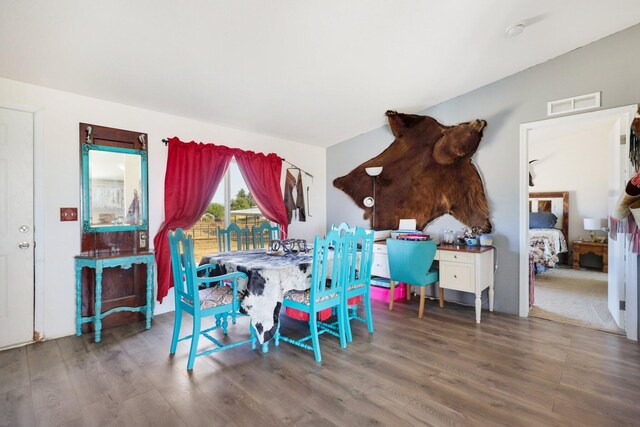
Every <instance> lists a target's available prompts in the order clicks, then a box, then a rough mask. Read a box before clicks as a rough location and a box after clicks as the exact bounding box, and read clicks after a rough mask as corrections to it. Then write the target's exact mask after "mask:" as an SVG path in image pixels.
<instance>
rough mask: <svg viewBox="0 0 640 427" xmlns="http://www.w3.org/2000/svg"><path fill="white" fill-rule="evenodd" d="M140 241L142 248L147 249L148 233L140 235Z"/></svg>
mask: <svg viewBox="0 0 640 427" xmlns="http://www.w3.org/2000/svg"><path fill="white" fill-rule="evenodd" d="M139 239H140V248H146V247H147V233H145V232H142V233H140V234H139Z"/></svg>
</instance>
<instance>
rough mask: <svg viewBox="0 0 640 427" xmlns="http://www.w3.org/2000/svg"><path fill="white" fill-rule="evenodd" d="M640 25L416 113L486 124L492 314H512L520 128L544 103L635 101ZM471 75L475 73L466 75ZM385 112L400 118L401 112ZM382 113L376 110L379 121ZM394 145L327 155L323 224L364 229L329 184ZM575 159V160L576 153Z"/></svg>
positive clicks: (384, 141) (333, 150)
mask: <svg viewBox="0 0 640 427" xmlns="http://www.w3.org/2000/svg"><path fill="white" fill-rule="evenodd" d="M639 45H640V25H636V26H634V27H631V28H629V29H627V30H625V31H622V32H620V33H617V34H614V35H611V36H609V37H606V38H604V39H602V40H599V41H597V42H594V43H592V44H590V45H587V46H585V47H583V48H580V49H576V50H574V51H571V52H569V53H567V54H565V55H562V56H559V57H557V58H555V59H553V60H550V61H548V62H545V63H543V64H540V65H537V66H535V67H532V68H529V69H527V70H525V71H522V72H520V73H517V74H514V75H512V76H509V77H507V78H504V79H502V80H499V81H497V82H495V83H492V84H490V85H487V86H484V87H482V88H480V89H477V90H475V91H473V92H470V93H467V94H465V95H462V96H459V97H457V98H454V99H451V100H449V101H446V102H443V103H442V104H439V105H437V106H434V107H431V108H428V109H426V110H423V111H421V112H419V114H425V115H429V116H433V117H435V118H436V119H437V120H438V121H440V122H441V123H443V124H447V125H450V124H456V123H459V122H465V121H469V120H473V119H478V118H480V119H485V120H486V121H487V123H488V126H487V128H486V129H485V132H484V138H483V140H482V142H481V143H480V147H479V149H478V152H477V154H476V157H475V159H474V160H475V163H476V165H478V168H479V169H480V173H481V174H482V176H483V179H484V182H485V185H486V190H487V197H488V201H489V206H490V209H491V220H492V223H493V225H494V244H495V245H496V246H497V247H498V271H497V275H496V283H495V290H496V293H495V309H496V310H497V311H502V312H506V313H512V314H517V313H518V247H519V246H518V245H519V236H518V218H519V216H518V215H519V214H518V209H519V207H518V197H519V196H518V181H519V148H518V146H519V139H520V135H519V132H520V124H521V123H527V122H532V121H536V120H543V119H546V118H547V117H546V106H547V102H548V101H552V100H557V99H562V98H568V97H571V96H576V95H582V94H586V93H592V92H598V91H601V92H602V108H612V107H619V106H624V105H629V104H635V103H638V102H640V55H636V54H634V52H637V49H638V46H639ZM469 72H470V73H472V72H473V70H469ZM389 109H398V110H400V111H401V112H407V113H413V112H412V111H402V109H401V106H394V105H389ZM383 114H384V111H380V115H381V117H383ZM392 141H393V136H392V134H391V132H390V131H389V129H388V127H387V126H384V127H381V128H379V129H375V130H372V131H371V132H368V133H365V134H362V135H360V136H357V137H355V138H352V139H349V140H346V141H343V142H341V143H339V144H337V145H334V146H332V147H330V148H329V149H328V150H327V224H332V223H333V224H338V223H340V222H342V221H347V222H349V224H352V225H353V224H355V225H363V226H367V225H368V224H367V223H365V221H364V220H363V219H362V211H361V210H360V209H359V208H358V207H357V206H356V205H355V204H354V203H353V202H352V201H351V199H349V198H348V197H347V196H346V194H344V193H343V192H341V191H339V190H337V189H336V188H334V187H333V184H332V181H333V179H334V178H336V177H338V176H342V175H344V174H346V173H348V172H349V171H350V170H351V169H353V168H354V167H355V166H357V165H358V164H360V163H362V162H363V161H365V160H368V159H370V158H371V157H374V156H375V155H377V154H378V153H380V151H382V150H383V149H384V148H386V147H387V146H388V145H389V144H390V143H391V142H392ZM576 155H579V154H578V153H576Z"/></svg>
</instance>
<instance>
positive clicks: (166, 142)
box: [162, 138, 313, 179]
mask: <svg viewBox="0 0 640 427" xmlns="http://www.w3.org/2000/svg"><path fill="white" fill-rule="evenodd" d="M162 142H163V143H164V145H165V147H166V146H167V145H169V140H168V139H167V138H165V139H163V140H162ZM280 159H281V160H282V161H283V162H285V163H288V164H290V165H291V168H288V169H298V170H299V171H301V172H303V173H304V174H305V175H307V176H308V177H309V178H311V179H313V175H311V174H310V173H309V172H307V171H306V170H304V169H302V168H301V167H299V166H296V165H294V164H293V163H291V162H289V161H287V160H286V159H285V158H284V157H280Z"/></svg>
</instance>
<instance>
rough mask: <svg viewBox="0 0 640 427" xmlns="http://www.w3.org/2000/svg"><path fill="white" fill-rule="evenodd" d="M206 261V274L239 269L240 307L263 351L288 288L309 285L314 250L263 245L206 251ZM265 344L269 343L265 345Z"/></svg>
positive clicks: (214, 274)
mask: <svg viewBox="0 0 640 427" xmlns="http://www.w3.org/2000/svg"><path fill="white" fill-rule="evenodd" d="M207 264H209V265H210V266H211V267H212V268H211V269H209V275H211V276H219V275H223V274H227V273H234V272H242V273H245V274H246V275H247V277H246V278H244V279H240V280H238V284H237V287H238V295H240V298H241V300H242V303H241V305H240V307H241V308H240V309H241V311H242V312H243V313H246V314H248V315H249V317H250V318H251V324H252V325H253V328H254V330H255V332H256V335H257V337H258V340H259V341H260V344H262V349H263V351H265V350H266V348H265V346H268V344H267V343H268V341H269V340H271V339H272V338H273V337H274V336H275V334H276V332H277V331H278V325H279V317H280V309H281V307H282V300H283V297H284V295H285V294H286V293H287V292H288V291H290V290H300V291H303V290H307V289H309V288H310V287H311V270H312V264H313V252H312V251H309V252H298V253H295V254H293V253H287V254H281V253H277V252H275V253H274V252H271V251H268V250H266V249H253V250H248V251H233V252H221V253H214V254H209V255H205V256H203V257H202V259H201V260H200V264H199V265H200V266H202V265H207ZM267 348H268V347H267Z"/></svg>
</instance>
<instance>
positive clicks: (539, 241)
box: [529, 228, 568, 273]
mask: <svg viewBox="0 0 640 427" xmlns="http://www.w3.org/2000/svg"><path fill="white" fill-rule="evenodd" d="M567 250H568V248H567V240H566V239H565V238H564V235H563V234H562V231H561V230H558V229H557V228H536V229H531V230H529V253H530V254H531V255H532V256H533V261H534V263H535V266H536V273H541V272H543V271H545V270H546V269H547V268H554V267H556V265H557V264H558V254H560V253H563V252H567Z"/></svg>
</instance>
